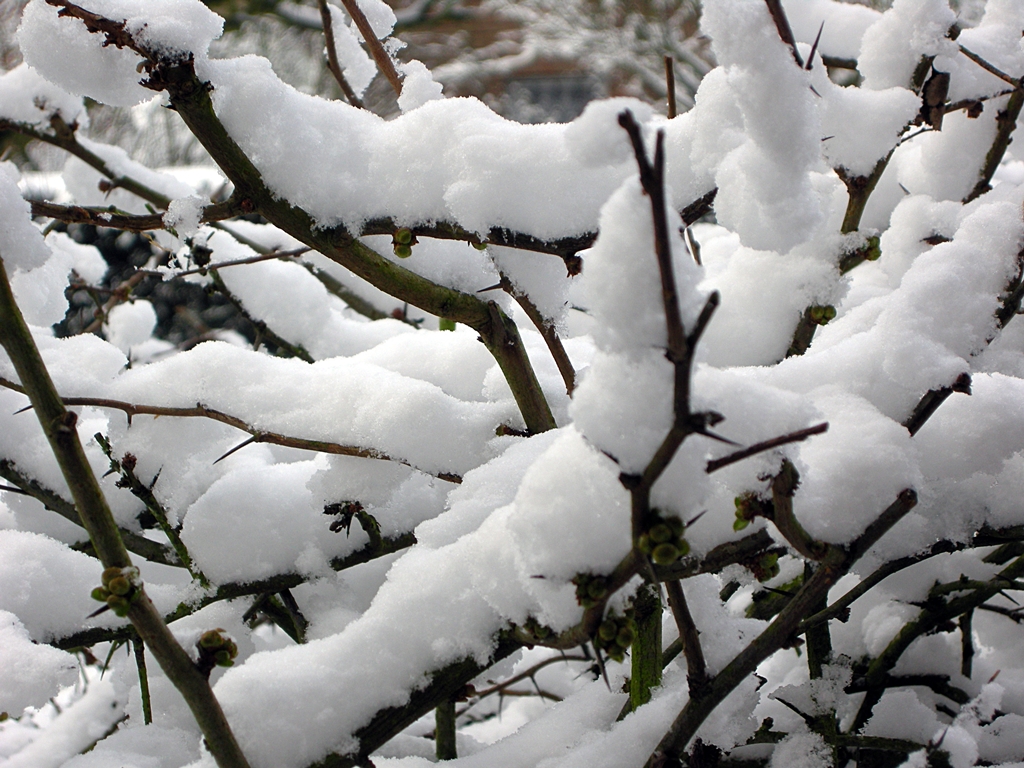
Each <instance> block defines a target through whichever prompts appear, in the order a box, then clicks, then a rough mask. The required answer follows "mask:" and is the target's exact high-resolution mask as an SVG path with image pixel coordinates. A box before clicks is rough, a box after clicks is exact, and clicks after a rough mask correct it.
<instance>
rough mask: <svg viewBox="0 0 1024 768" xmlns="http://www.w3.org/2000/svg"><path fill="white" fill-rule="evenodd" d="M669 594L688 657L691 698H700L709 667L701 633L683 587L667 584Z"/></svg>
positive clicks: (706, 682)
mask: <svg viewBox="0 0 1024 768" xmlns="http://www.w3.org/2000/svg"><path fill="white" fill-rule="evenodd" d="M665 590H666V591H667V592H668V605H669V608H671V609H672V617H673V618H674V619H675V622H676V628H677V629H678V630H679V639H680V640H681V641H682V644H683V655H684V656H685V657H686V680H687V682H688V684H689V686H690V697H691V698H692V697H695V696H700V695H701V694H702V693H703V691H704V689H705V687H707V684H708V672H707V665H706V664H705V662H704V651H703V649H702V648H701V644H700V632H698V631H697V625H696V624H694V623H693V617H692V616H691V615H690V609H689V607H688V606H687V605H686V595H685V594H683V586H682V584H680V583H679V582H678V581H676V580H672V581H667V582H665Z"/></svg>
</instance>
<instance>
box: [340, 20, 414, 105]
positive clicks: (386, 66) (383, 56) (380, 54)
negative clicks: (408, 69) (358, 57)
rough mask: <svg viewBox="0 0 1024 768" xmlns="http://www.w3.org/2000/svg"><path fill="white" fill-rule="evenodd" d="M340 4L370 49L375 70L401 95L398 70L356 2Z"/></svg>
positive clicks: (400, 80)
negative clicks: (375, 66)
mask: <svg viewBox="0 0 1024 768" xmlns="http://www.w3.org/2000/svg"><path fill="white" fill-rule="evenodd" d="M341 4H342V5H344V6H345V10H346V11H348V15H349V16H351V17H352V21H354V22H355V23H356V28H357V29H358V30H359V34H361V35H362V36H363V40H364V41H365V42H366V47H367V48H369V49H370V55H371V56H373V60H374V62H376V64H377V69H379V70H380V71H381V74H382V75H384V77H386V78H387V81H388V82H389V83H391V87H392V89H394V91H395V95H396V96H401V95H402V78H401V77H400V76H399V74H398V70H396V69H395V62H394V61H392V59H391V54H389V53H388V52H387V51H386V50H385V49H384V46H383V45H381V42H380V40H378V39H377V35H376V34H374V31H373V27H371V26H370V22H369V21H367V19H366V15H365V14H364V13H363V11H362V9H361V8H360V7H359V4H358V3H357V2H356V0H341Z"/></svg>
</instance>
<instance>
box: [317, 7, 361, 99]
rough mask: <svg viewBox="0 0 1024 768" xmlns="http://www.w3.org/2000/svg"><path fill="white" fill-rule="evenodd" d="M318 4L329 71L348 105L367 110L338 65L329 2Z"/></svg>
mask: <svg viewBox="0 0 1024 768" xmlns="http://www.w3.org/2000/svg"><path fill="white" fill-rule="evenodd" d="M316 4H317V7H318V8H319V9H320V23H321V24H323V28H324V43H325V45H326V47H327V69H329V70H330V72H331V74H332V75H334V79H335V81H337V83H338V86H339V87H340V88H341V92H342V93H343V94H345V98H346V99H347V100H348V103H349V104H351V105H352V106H353V107H358V108H359V109H366V107H365V106H363V102H362V100H361V99H360V98H359V97H358V96H357V95H356V92H355V91H353V90H352V86H351V85H349V82H348V80H347V79H346V78H345V74H344V73H343V72H342V71H341V64H339V63H338V49H337V47H336V46H335V44H334V24H332V23H331V9H330V8H329V7H328V5H327V0H317V2H316Z"/></svg>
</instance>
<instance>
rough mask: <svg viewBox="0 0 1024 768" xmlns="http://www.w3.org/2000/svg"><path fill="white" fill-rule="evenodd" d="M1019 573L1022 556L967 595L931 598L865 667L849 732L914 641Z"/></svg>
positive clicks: (863, 718) (992, 593) (865, 714)
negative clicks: (862, 695)
mask: <svg viewBox="0 0 1024 768" xmlns="http://www.w3.org/2000/svg"><path fill="white" fill-rule="evenodd" d="M1022 575H1024V556H1021V557H1018V558H1017V559H1015V560H1014V561H1013V562H1012V563H1011V564H1010V565H1008V566H1007V567H1006V568H1004V569H1003V570H1002V571H1000V572H999V573H998V574H996V575H995V576H994V577H993V578H992V579H990V580H989V581H988V582H985V583H984V585H983V586H979V587H977V588H975V589H971V590H969V591H968V593H967V594H966V595H961V596H959V597H952V598H949V599H943V598H941V597H938V598H936V599H934V600H932V601H930V602H929V605H928V607H927V608H923V609H922V610H921V612H920V613H919V614H918V616H917V618H915V619H913V620H912V621H910V622H908V623H906V624H904V625H903V628H902V629H900V631H899V632H898V633H897V634H896V637H894V638H893V639H892V640H891V641H890V642H889V645H887V646H886V648H885V650H884V651H882V653H880V654H879V655H878V656H877V657H876V658H875V659H874V660H873V661H872V662H871V665H870V666H869V667H868V670H867V673H866V674H865V686H866V687H867V690H868V693H867V696H866V697H865V698H864V700H863V701H862V702H861V706H860V709H859V710H858V711H857V715H856V717H855V718H854V720H853V723H852V725H851V726H850V732H851V733H852V732H856V731H859V730H860V729H861V728H863V727H864V725H865V724H866V723H867V721H868V720H869V719H870V717H871V713H872V711H873V710H874V707H875V705H876V704H877V703H878V702H879V700H880V699H881V696H882V691H881V689H880V688H879V687H878V685H879V683H880V682H881V680H882V679H883V678H884V677H885V676H886V675H888V674H889V673H890V672H891V671H892V669H893V667H895V666H896V662H897V661H899V659H900V657H901V656H902V655H903V653H904V651H906V650H907V648H908V647H910V644H911V643H912V642H914V640H916V639H917V638H918V637H921V636H922V635H924V634H927V633H929V632H932V631H933V630H935V629H936V628H938V627H939V626H941V625H943V624H945V623H946V622H948V621H951V620H953V619H955V618H957V617H958V616H961V615H963V614H965V613H967V612H968V611H971V610H973V609H975V608H977V607H979V606H980V605H982V604H984V603H986V602H988V601H989V600H990V599H991V598H993V597H994V596H995V595H997V594H999V593H1000V592H1001V591H1002V590H1003V589H1005V587H1006V583H1007V582H1012V581H1014V580H1015V579H1016V578H1018V577H1020V576H1022Z"/></svg>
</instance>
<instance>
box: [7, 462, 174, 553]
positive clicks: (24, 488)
mask: <svg viewBox="0 0 1024 768" xmlns="http://www.w3.org/2000/svg"><path fill="white" fill-rule="evenodd" d="M0 477H2V478H4V479H5V480H6V481H7V482H9V483H12V484H13V487H11V488H3V489H2V490H4V491H7V492H9V493H20V494H23V495H25V496H31V497H32V498H34V499H35V500H36V501H38V502H39V503H40V504H42V505H43V506H44V507H45V508H46V509H48V510H50V511H51V512H56V513H57V514H58V515H60V516H61V517H63V518H64V519H65V520H68V521H70V522H72V523H74V524H75V525H78V526H81V525H82V518H81V516H80V515H79V514H78V510H77V509H75V505H74V504H72V503H71V502H70V501H68V500H66V499H65V498H64V497H63V496H61V495H60V494H59V493H57V492H56V491H54V490H51V489H50V488H47V487H46V486H45V485H43V484H42V483H40V482H39V481H38V480H35V479H33V478H31V477H29V476H28V475H26V474H25V473H24V472H22V471H21V470H20V469H19V468H18V466H17V464H15V462H13V461H11V460H10V459H0ZM83 527H84V526H83ZM118 530H119V531H120V533H121V539H122V540H123V541H124V545H125V547H126V548H127V549H128V551H129V552H132V553H134V554H136V555H139V556H140V557H144V558H145V559H146V560H149V561H151V562H154V563H160V564H161V565H169V566H172V567H174V568H182V567H184V566H183V563H182V562H181V561H180V560H179V559H178V556H177V555H176V554H175V552H174V550H173V549H172V548H171V547H169V546H167V545H166V544H161V543H160V542H158V541H152V540H150V539H147V538H146V537H145V536H140V535H139V534H137V533H134V532H132V531H129V530H128V529H126V528H118ZM72 548H73V549H77V550H79V551H81V552H85V553H86V554H88V555H91V556H93V557H95V556H96V553H95V550H94V549H93V547H92V543H91V542H86V543H84V544H76V545H74V546H73V547H72Z"/></svg>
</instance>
